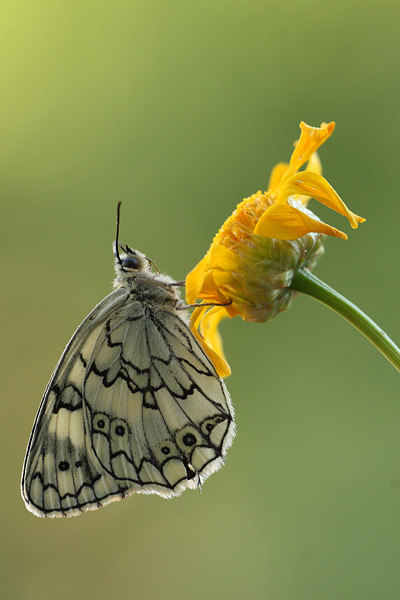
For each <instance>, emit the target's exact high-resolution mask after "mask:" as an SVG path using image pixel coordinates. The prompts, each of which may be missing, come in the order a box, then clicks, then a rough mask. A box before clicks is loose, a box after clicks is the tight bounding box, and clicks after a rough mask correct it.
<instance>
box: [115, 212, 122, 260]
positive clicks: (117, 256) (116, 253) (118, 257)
mask: <svg viewBox="0 0 400 600" xmlns="http://www.w3.org/2000/svg"><path fill="white" fill-rule="evenodd" d="M121 204H122V202H121V200H120V201H119V202H118V204H117V233H116V236H115V242H114V256H115V258H116V259H117V261H118V262H119V264H121V257H120V255H119V252H118V238H119V222H120V215H121Z"/></svg>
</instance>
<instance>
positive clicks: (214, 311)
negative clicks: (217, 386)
mask: <svg viewBox="0 0 400 600" xmlns="http://www.w3.org/2000/svg"><path fill="white" fill-rule="evenodd" d="M227 316H228V315H227V314H226V311H225V310H224V309H223V308H221V307H215V308H211V310H208V309H207V308H206V307H204V308H202V307H201V306H200V307H199V308H197V309H196V310H195V311H194V312H193V314H192V316H191V319H190V323H191V326H190V329H191V331H192V333H193V335H194V336H195V338H196V340H197V341H198V342H199V344H200V346H201V347H202V348H203V350H204V352H205V353H206V355H207V356H208V358H209V359H210V360H211V362H212V363H213V365H214V367H215V369H216V371H217V373H218V375H219V376H220V377H228V375H230V374H231V369H230V366H229V365H228V363H227V362H226V360H225V358H224V352H223V349H222V339H221V336H220V334H219V331H218V325H219V322H220V321H221V320H222V319H224V318H226V317H227ZM198 327H200V330H201V333H202V335H200V333H199V332H198V330H197V328H198ZM203 335H204V337H203Z"/></svg>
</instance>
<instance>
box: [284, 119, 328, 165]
mask: <svg viewBox="0 0 400 600" xmlns="http://www.w3.org/2000/svg"><path fill="white" fill-rule="evenodd" d="M300 129H301V135H300V139H299V141H298V142H297V145H296V148H295V149H294V152H293V154H292V156H291V159H290V168H289V172H288V175H290V174H292V173H294V172H295V171H298V170H299V169H300V167H302V166H303V165H304V163H306V162H307V161H308V159H309V158H310V157H311V155H312V154H313V153H314V152H315V151H316V150H318V148H319V147H320V146H321V145H322V144H323V143H324V142H326V140H327V139H328V138H329V137H330V136H331V135H332V133H333V130H334V129H335V123H334V122H333V121H332V122H331V123H322V124H321V127H310V125H307V124H306V123H304V121H302V122H301V123H300Z"/></svg>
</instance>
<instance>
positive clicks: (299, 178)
mask: <svg viewBox="0 0 400 600" xmlns="http://www.w3.org/2000/svg"><path fill="white" fill-rule="evenodd" d="M293 194H306V195H308V196H311V197H312V198H315V200H318V202H321V203H322V204H325V206H327V207H328V208H331V209H332V210H334V211H336V212H338V213H339V214H341V215H344V216H345V217H347V218H348V220H349V222H350V225H351V226H352V228H353V229H357V227H358V224H359V223H363V222H364V221H365V219H363V217H359V216H358V215H356V214H355V213H353V212H352V211H351V210H349V209H348V208H347V206H346V205H345V203H344V202H343V200H342V199H341V198H340V196H339V194H337V192H336V191H335V190H334V189H333V187H332V186H331V185H330V184H329V183H328V182H327V180H326V179H325V178H324V177H322V175H319V174H318V173H313V172H311V171H301V172H300V173H296V174H295V175H292V176H291V177H290V178H289V179H287V180H286V181H285V184H284V185H283V186H282V188H281V191H280V197H286V198H287V197H288V196H292V195H293Z"/></svg>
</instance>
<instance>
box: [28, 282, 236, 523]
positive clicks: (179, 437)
mask: <svg viewBox="0 0 400 600" xmlns="http://www.w3.org/2000/svg"><path fill="white" fill-rule="evenodd" d="M128 297H129V295H128V294H127V293H126V292H123V291H122V290H116V291H115V292H113V293H112V294H110V295H109V296H108V297H107V298H106V299H105V300H104V301H103V302H102V303H100V304H99V305H98V306H97V307H96V308H95V309H94V311H92V313H91V314H90V315H89V316H88V317H87V318H86V319H85V321H84V322H83V323H82V325H81V326H80V327H79V329H78V330H77V332H76V333H75V334H74V336H73V338H72V339H71V342H70V343H69V345H68V346H67V348H66V350H65V352H64V354H63V356H62V358H61V360H60V363H59V365H58V366H57V368H56V370H55V372H54V374H53V376H52V379H51V380H50V383H49V385H48V388H47V390H46V393H45V395H44V398H43V401H42V404H41V407H40V409H39V412H38V415H37V417H36V421H35V425H34V428H33V431H32V435H31V439H30V442H29V445H28V450H27V455H26V459H25V464H24V471H23V480H22V493H23V497H24V499H25V502H26V504H27V507H28V509H29V510H31V511H32V512H34V513H35V514H37V515H39V516H52V517H54V516H72V515H76V514H80V513H81V512H83V511H85V510H90V509H95V508H98V507H99V506H103V505H105V504H108V503H109V502H112V501H114V500H119V499H121V498H123V497H125V496H127V495H130V494H132V493H134V492H145V493H146V492H147V493H157V494H160V495H161V496H165V497H171V496H174V495H178V494H179V493H181V492H182V491H183V490H184V489H185V488H187V487H192V488H193V487H196V486H198V485H200V484H201V483H202V481H204V480H205V479H206V478H207V477H208V476H209V475H210V474H211V473H212V472H214V471H215V470H217V469H218V468H219V467H220V466H221V464H222V463H223V458H224V456H225V453H226V450H227V448H228V447H229V446H230V444H231V443H232V439H233V436H234V421H233V411H232V406H231V403H230V399H229V395H228V392H227V391H226V388H225V385H224V383H223V381H222V380H221V379H220V378H219V377H218V376H217V374H216V372H215V369H214V367H213V365H212V363H211V362H210V361H209V359H208V358H207V356H206V355H205V354H204V352H203V350H202V349H201V347H200V346H199V344H198V343H197V341H196V340H195V338H194V336H193V335H192V334H191V332H190V330H189V328H188V327H187V325H186V323H185V322H184V321H183V320H182V319H181V318H180V317H179V316H177V314H174V313H172V312H170V311H166V310H162V309H160V310H153V309H152V310H150V309H149V307H148V306H144V304H143V303H141V302H138V301H135V300H131V299H130V300H129V301H128ZM130 298H132V297H130Z"/></svg>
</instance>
